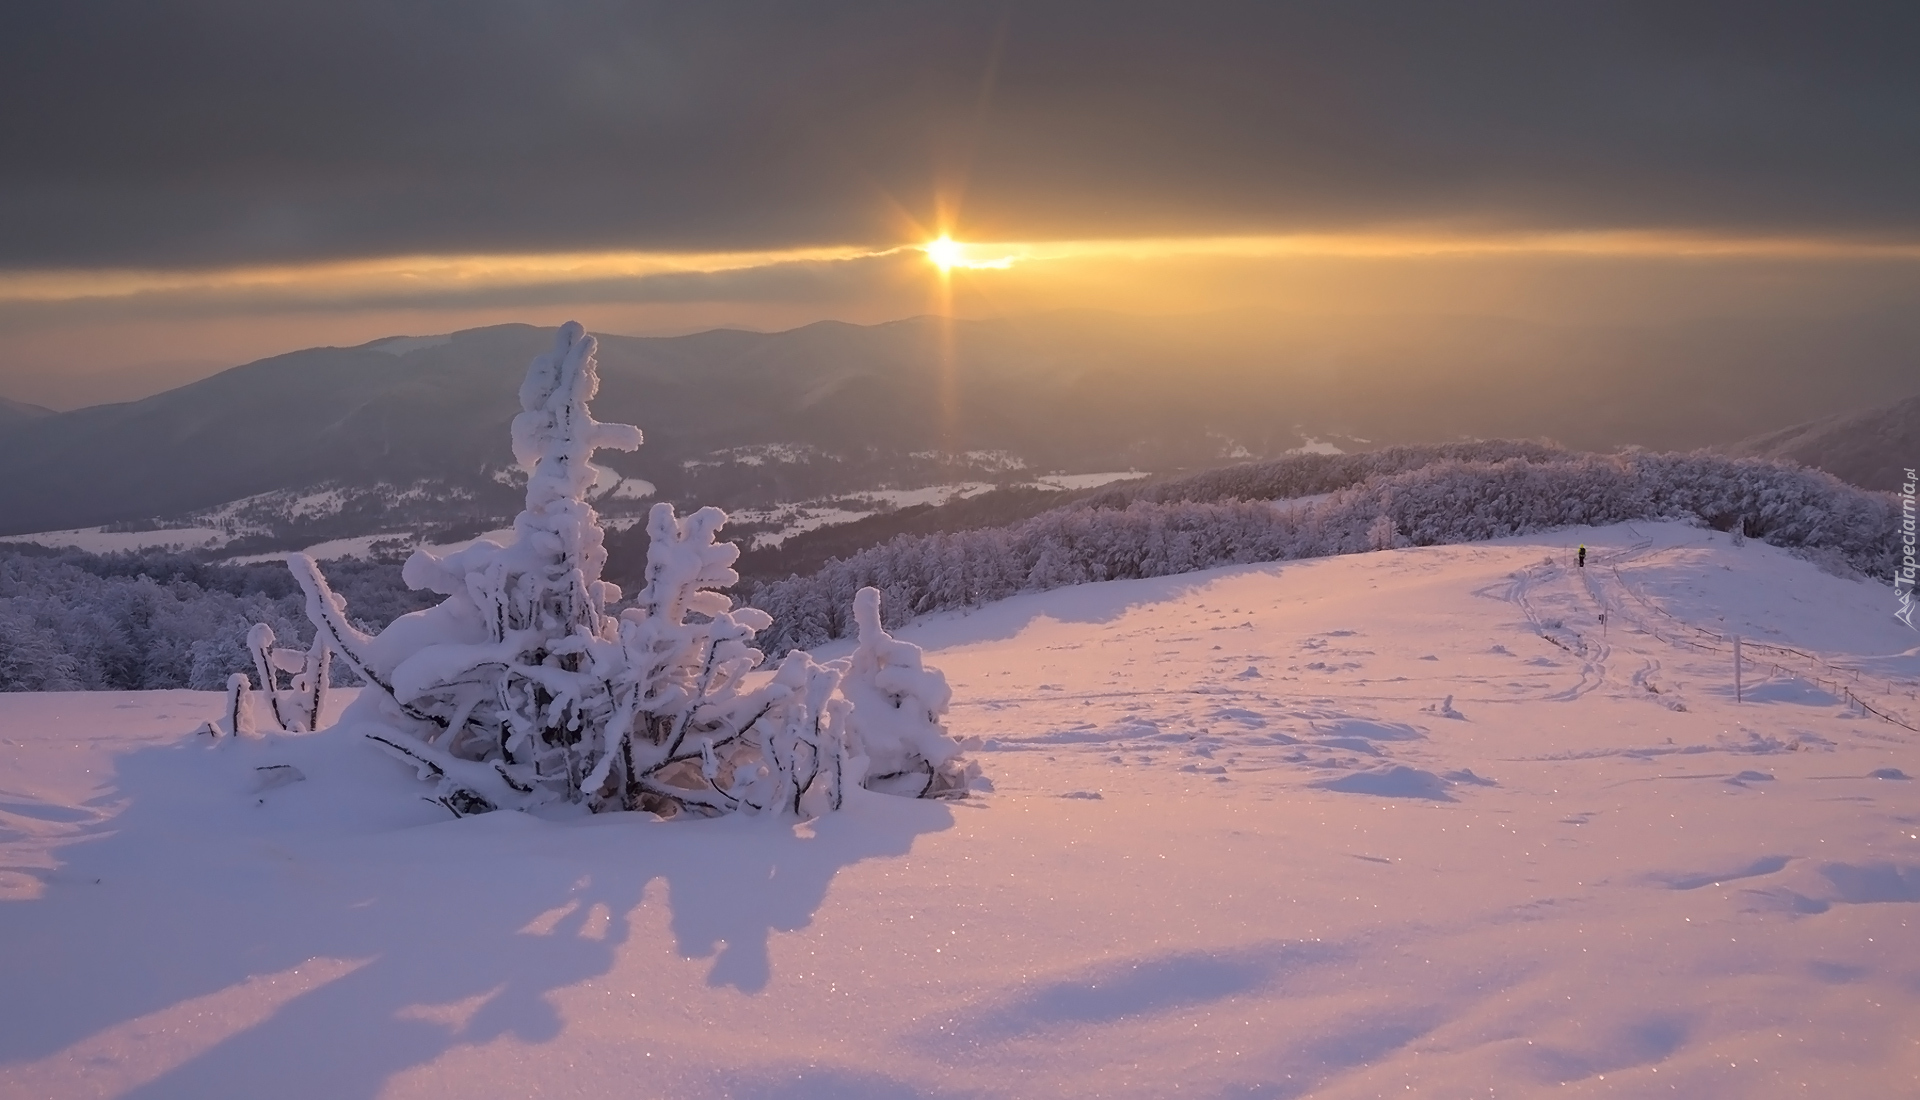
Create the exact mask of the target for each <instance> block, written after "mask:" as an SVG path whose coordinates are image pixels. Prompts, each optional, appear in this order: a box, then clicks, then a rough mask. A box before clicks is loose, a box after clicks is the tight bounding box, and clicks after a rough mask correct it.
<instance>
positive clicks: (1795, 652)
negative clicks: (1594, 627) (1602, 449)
mask: <svg viewBox="0 0 1920 1100" xmlns="http://www.w3.org/2000/svg"><path fill="white" fill-rule="evenodd" d="M1635 549H1638V548H1637V547H1636V548H1635ZM1608 569H1609V571H1611V572H1612V573H1613V579H1614V580H1615V581H1617V582H1619V585H1620V588H1621V590H1622V591H1624V592H1626V594H1627V595H1629V596H1631V597H1633V599H1634V602H1636V603H1638V604H1639V605H1640V606H1641V607H1644V608H1646V609H1647V610H1648V611H1651V612H1653V613H1654V614H1656V615H1660V616H1662V617H1663V618H1665V619H1666V620H1668V621H1669V622H1670V623H1672V624H1673V626H1675V627H1678V628H1679V629H1680V631H1690V632H1692V633H1694V634H1697V635H1703V636H1705V637H1706V638H1708V639H1711V640H1712V641H1713V642H1718V643H1721V644H1720V645H1711V644H1707V643H1705V642H1702V641H1699V640H1698V639H1696V638H1689V637H1685V636H1683V635H1679V634H1678V632H1673V633H1662V632H1661V631H1660V630H1659V629H1658V628H1657V627H1655V626H1654V625H1653V624H1651V623H1649V622H1646V621H1645V620H1643V619H1640V618H1638V617H1637V616H1634V615H1633V613H1632V612H1627V617H1628V620H1629V621H1630V622H1632V623H1633V624H1634V625H1635V626H1638V627H1639V628H1640V629H1641V630H1644V631H1646V632H1647V633H1648V634H1651V635H1653V636H1654V637H1655V638H1658V639H1660V640H1661V641H1663V642H1666V643H1667V644H1668V645H1674V646H1681V645H1684V646H1687V647H1689V648H1691V649H1693V650H1694V651H1696V652H1703V653H1725V654H1728V655H1729V656H1731V655H1732V652H1733V647H1732V644H1731V639H1730V638H1729V637H1728V636H1727V635H1724V634H1721V633H1718V632H1717V631H1713V630H1708V629H1707V628H1706V627H1702V626H1695V625H1694V624H1692V623H1689V622H1686V621H1685V620H1682V619H1680V618H1679V617H1677V616H1675V615H1674V614H1673V613H1672V612H1670V611H1668V610H1667V609H1666V608H1664V607H1660V606H1658V605H1656V604H1653V603H1650V602H1649V601H1648V600H1647V598H1646V597H1644V596H1642V595H1641V594H1640V593H1639V592H1638V591H1636V590H1635V589H1634V587H1633V585H1631V584H1629V583H1628V582H1627V579H1626V578H1625V577H1623V576H1621V575H1620V567H1619V566H1618V565H1609V566H1608ZM1581 580H1582V582H1583V583H1585V585H1586V587H1587V594H1588V595H1590V596H1592V597H1593V599H1594V602H1596V603H1598V604H1599V605H1600V607H1601V609H1602V610H1603V611H1609V612H1610V611H1612V610H1614V608H1610V607H1609V606H1608V604H1607V600H1606V597H1605V596H1603V595H1602V594H1601V593H1600V591H1599V590H1598V589H1596V588H1595V586H1594V582H1593V577H1592V576H1591V575H1590V574H1588V573H1586V572H1585V571H1584V570H1583V571H1582V572H1581ZM1619 610H1622V611H1625V610H1626V609H1625V607H1624V606H1621V607H1619ZM1740 645H1741V648H1742V649H1743V650H1746V651H1749V652H1751V651H1752V650H1756V649H1757V650H1761V651H1763V652H1770V653H1774V654H1779V655H1780V656H1779V658H1777V659H1770V660H1766V661H1765V662H1764V663H1765V664H1766V665H1767V666H1769V667H1770V668H1772V669H1773V671H1774V672H1776V673H1785V674H1786V675H1789V676H1794V677H1797V678H1800V679H1803V680H1812V681H1813V682H1814V683H1816V684H1820V685H1821V686H1822V687H1825V688H1827V689H1828V690H1830V691H1831V692H1832V693H1833V694H1834V695H1839V696H1844V697H1845V699H1846V701H1847V704H1848V705H1849V706H1853V707H1858V708H1860V710H1862V711H1863V712H1865V713H1867V714H1871V715H1873V716H1874V717H1876V718H1879V719H1881V720H1883V721H1886V722H1890V723H1892V724H1893V725H1896V726H1899V727H1901V728H1902V729H1908V730H1912V731H1913V732H1915V733H1920V727H1916V726H1914V725H1913V724H1912V723H1910V722H1908V721H1907V720H1906V719H1905V718H1904V717H1896V716H1895V715H1893V714H1890V713H1888V712H1887V711H1885V710H1881V709H1880V708H1879V707H1875V706H1873V705H1872V704H1870V703H1868V702H1867V700H1866V699H1865V698H1863V697H1862V696H1861V695H1860V693H1859V692H1858V691H1856V690H1855V687H1856V686H1857V685H1860V684H1861V683H1862V677H1861V672H1860V670H1859V669H1858V668H1852V667H1849V666H1846V665H1836V664H1834V663H1833V662H1831V661H1829V660H1827V659H1826V658H1825V657H1822V656H1820V655H1819V654H1815V653H1808V652H1806V651H1804V650H1799V649H1795V648H1793V647H1792V646H1783V645H1774V644H1772V643H1770V642H1756V641H1752V640H1750V639H1746V638H1742V639H1741V641H1740ZM1743 656H1745V654H1743ZM1795 657H1798V658H1800V659H1801V660H1802V661H1805V662H1807V663H1808V664H1810V665H1812V666H1814V667H1815V668H1817V669H1819V670H1820V671H1819V672H1811V673H1810V672H1809V671H1808V670H1807V669H1805V668H1793V667H1783V665H1782V664H1781V661H1786V662H1787V664H1788V665H1789V666H1790V665H1791V664H1792V660H1793V658H1795ZM1753 663H1754V664H1755V665H1759V664H1762V663H1763V662H1762V661H1759V660H1755V661H1753ZM1821 672H1824V673H1826V675H1825V676H1823V675H1821V674H1820V673H1821ZM1849 673H1850V674H1851V675H1850V676H1849V675H1847V674H1849ZM1828 677H1831V679H1829V678H1828ZM1865 682H1866V684H1867V685H1868V686H1871V685H1872V680H1871V679H1868V680H1866V681H1865ZM1882 682H1883V683H1884V684H1885V685H1886V690H1885V692H1884V694H1887V695H1893V696H1898V695H1900V694H1902V693H1903V687H1902V686H1901V685H1897V684H1895V683H1894V682H1893V681H1891V680H1885V679H1883V680H1882ZM1904 694H1905V695H1906V696H1907V698H1909V699H1912V698H1915V697H1916V696H1915V693H1914V691H1913V690H1912V689H1911V686H1907V687H1906V688H1904ZM1882 706H1889V709H1891V708H1890V705H1889V704H1886V703H1882Z"/></svg>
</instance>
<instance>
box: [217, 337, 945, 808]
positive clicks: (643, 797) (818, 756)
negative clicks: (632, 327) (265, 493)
mask: <svg viewBox="0 0 1920 1100" xmlns="http://www.w3.org/2000/svg"><path fill="white" fill-rule="evenodd" d="M594 351H595V342H594V340H593V338H592V337H590V336H588V335H586V334H585V332H583V331H582V329H581V327H580V326H579V325H578V324H571V323H570V324H568V325H566V326H563V327H562V328H561V330H560V332H559V334H558V336H557V337H556V340H555V343H554V347H553V350H552V351H550V352H549V353H547V354H546V355H543V356H541V357H539V358H538V359H535V360H534V362H533V364H532V366H531V367H530V368H529V369H528V372H527V380H526V383H525V385H523V386H522V387H521V390H520V405H521V410H522V411H521V412H520V414H519V415H518V416H516V417H515V418H514V421H513V448H514V455H515V458H516V459H517V461H518V462H519V463H520V464H521V466H522V467H523V468H525V469H526V470H527V472H528V480H527V497H526V508H525V510H524V511H522V512H521V513H520V515H519V517H518V518H517V519H516V520H515V522H514V530H513V535H512V538H511V539H510V540H509V541H508V542H506V543H504V544H502V543H497V542H491V541H486V540H482V541H479V542H475V543H473V544H471V545H470V546H468V547H466V548H465V549H462V550H458V551H453V552H450V553H447V554H444V555H442V554H435V553H432V552H429V551H425V550H421V551H417V552H416V553H415V554H414V555H413V556H412V557H411V558H410V559H408V561H407V563H406V566H405V568H404V570H403V573H402V575H403V577H404V579H405V581H406V583H407V584H408V586H409V587H411V588H414V589H424V590H430V591H433V592H436V593H439V594H441V595H443V596H444V597H446V598H445V599H444V600H442V601H441V602H440V603H439V604H438V605H436V606H434V607H431V608H428V609H426V610H423V611H418V612H414V613H412V614H409V615H405V616H402V617H401V618H399V619H396V620H394V622H393V623H392V624H391V625H390V626H388V627H387V628H386V629H385V630H383V631H381V632H380V633H379V634H378V635H369V634H367V633H365V632H364V631H362V630H360V629H358V628H357V627H356V626H355V625H354V624H353V622H352V621H351V620H350V619H349V618H348V615H347V607H346V601H345V600H344V599H342V598H341V597H340V596H339V595H338V594H337V593H335V592H334V591H333V590H332V589H331V588H330V587H329V586H328V584H327V581H326V578H325V577H324V576H322V574H321V572H320V570H319V568H318V566H316V565H315V564H314V562H313V561H312V560H311V559H309V558H307V557H306V556H305V555H299V554H296V555H293V556H292V557H291V558H290V559H289V565H290V566H291V568H292V570H293V572H294V575H295V577H296V578H297V579H298V581H299V583H300V586H301V588H302V590H303V591H304V592H305V595H306V610H307V615H308V617H309V618H310V619H311V621H312V623H313V625H314V629H315V633H316V638H315V642H314V646H313V649H312V650H310V651H309V652H307V653H304V654H302V653H296V652H294V651H288V650H276V649H274V648H273V637H272V634H271V632H270V631H267V630H264V629H263V630H261V631H258V632H256V634H255V636H254V638H253V639H252V641H253V642H254V646H253V648H254V651H255V654H256V670H257V672H258V674H259V675H260V677H261V679H262V681H263V684H262V687H263V691H264V693H265V695H266V698H267V700H268V701H269V702H270V704H271V709H272V711H273V713H274V715H275V716H276V719H277V720H279V721H280V722H281V723H282V725H283V727H284V728H289V729H291V728H295V727H296V726H299V725H301V724H302V723H304V724H306V725H308V726H310V725H312V724H313V722H314V718H315V716H316V715H317V713H318V707H319V699H318V697H317V696H314V695H312V694H311V693H312V692H313V691H315V690H316V688H315V685H321V684H324V682H325V679H326V676H325V665H326V660H327V656H326V655H327V654H328V653H331V654H335V655H337V656H338V657H339V659H340V660H341V661H342V662H343V663H344V664H346V665H348V666H350V667H351V668H352V670H353V671H354V672H355V673H356V674H357V675H358V676H359V677H360V678H361V679H362V680H363V681H365V683H366V684H367V685H368V686H367V688H366V689H365V690H364V691H362V693H361V695H360V697H359V698H358V699H357V700H356V701H355V702H354V703H353V704H352V705H350V706H349V708H348V709H347V711H346V713H345V714H343V715H342V716H341V719H340V721H339V723H338V724H337V726H336V728H337V729H342V730H345V731H349V732H353V733H358V734H361V735H364V736H366V737H368V738H369V739H371V740H372V741H374V742H376V743H378V744H379V745H381V746H383V747H384V748H385V749H386V750H387V751H389V752H391V753H393V754H394V755H396V756H398V757H401V758H402V759H404V760H406V761H407V762H409V763H411V764H412V765H414V766H415V767H416V768H417V769H418V770H419V772H420V775H421V777H422V778H423V779H427V780H431V781H432V782H433V783H434V785H435V794H434V797H435V798H436V799H437V800H438V801H439V802H440V803H441V804H443V805H445V806H446V807H447V808H448V809H449V810H451V811H453V812H454V813H455V814H470V813H481V812H485V811H488V810H492V809H498V808H516V809H527V808H532V807H535V806H541V805H566V804H572V805H576V806H579V807H582V808H584V809H586V810H592V811H599V810H620V809H629V810H631V809H648V810H653V811H656V812H659V813H662V814H674V813H681V812H692V813H697V814H721V813H728V812H732V811H736V810H753V811H769V812H777V813H786V814H802V815H811V814H818V813H822V812H825V811H828V810H832V809H837V808H838V807H839V806H840V804H841V801H842V799H843V797H844V794H845V792H846V791H847V790H848V789H850V788H852V787H854V786H859V785H863V784H865V785H870V786H873V787H874V788H876V789H880V790H884V791H888V792H893V793H902V794H915V795H938V794H944V793H948V792H953V791H958V790H963V789H964V787H965V782H966V779H967V775H968V773H967V770H966V767H965V765H963V764H962V763H961V761H960V760H959V759H958V755H957V752H958V746H957V745H956V744H955V743H954V742H953V741H952V739H950V738H949V737H947V736H946V732H945V730H944V729H942V728H941V726H940V716H941V714H942V713H943V712H944V711H945V709H946V706H947V701H948V690H947V685H946V680H945V678H944V677H943V676H941V674H940V673H939V672H937V671H935V670H933V669H928V668H925V667H924V666H923V665H922V663H921V660H920V651H919V649H918V647H915V646H912V645H910V644H907V643H904V642H900V641H898V640H896V639H893V638H891V637H889V636H888V635H887V634H886V632H885V631H884V630H882V629H881V627H880V616H879V599H880V595H879V593H877V592H872V591H867V592H861V593H859V594H858V595H857V597H856V598H857V601H858V603H859V607H860V611H859V612H858V614H859V615H860V616H861V624H862V628H863V629H862V633H861V639H860V644H859V648H858V650H857V651H856V652H855V654H854V655H853V656H852V657H851V658H847V659H844V660H840V661H833V662H828V663H826V664H821V663H818V662H816V661H814V659H813V658H812V657H811V656H810V655H808V654H807V653H805V652H801V651H795V652H791V653H788V654H787V655H786V656H785V658H784V659H783V660H782V661H781V662H780V664H779V666H778V667H777V668H776V669H774V670H772V672H771V674H770V675H769V674H767V673H765V672H760V673H756V672H755V669H756V668H757V666H759V665H760V664H761V661H762V654H761V651H760V650H758V649H756V648H754V647H753V644H752V642H753V639H754V635H755V634H757V633H758V632H759V631H761V630H763V629H764V628H765V627H766V626H767V625H768V624H769V622H770V621H771V620H770V619H769V617H768V616H767V614H766V613H765V612H763V611H760V610H758V609H756V608H751V607H739V608H736V607H734V606H733V604H732V601H731V600H730V599H729V598H728V597H727V596H726V595H725V593H724V592H722V591H721V589H724V588H726V587H728V586H730V585H732V584H734V583H735V582H736V581H738V579H739V578H738V576H737V575H736V574H735V572H734V570H733V568H732V566H733V562H734V560H735V559H736V558H737V557H738V555H739V550H738V548H737V547H735V546H734V545H732V544H730V543H722V542H716V541H715V539H714V535H715V533H716V532H717V531H718V530H719V528H720V526H721V524H723V523H725V522H726V515H725V514H724V513H722V512H721V511H719V510H718V509H715V508H703V509H700V510H699V511H697V512H695V513H693V514H692V515H689V516H679V515H676V514H675V512H674V510H673V508H672V506H670V505H667V504H659V505H656V506H655V507H654V509H653V511H652V514H651V515H650V516H649V517H648V533H649V535H650V536H651V538H652V542H651V545H650V548H649V550H648V554H647V572H646V584H645V587H644V588H643V589H642V591H641V592H640V593H639V594H638V596H637V598H636V599H635V600H634V601H633V605H632V606H629V607H626V608H624V609H621V610H618V611H616V610H615V606H616V605H617V604H618V603H619V602H620V599H621V592H620V589H619V587H618V586H616V585H614V584H612V583H610V582H608V581H605V580H602V579H601V575H600V574H601V569H602V567H603V566H604V565H605V563H606V552H605V550H604V548H603V546H602V533H601V528H600V524H599V519H598V516H597V515H596V514H595V513H594V510H593V508H592V507H590V506H589V505H588V503H587V499H586V498H587V492H588V490H589V489H591V487H592V486H593V484H594V481H595V477H596V475H597V474H598V472H599V471H597V470H596V469H595V467H594V466H593V464H592V461H591V459H592V456H593V453H594V451H595V450H597V449H599V448H602V447H612V448H618V449H622V450H631V449H633V448H635V447H637V446H639V445H640V441H641V439H640V432H639V429H637V428H634V427H631V426H629V425H624V424H601V423H598V422H597V421H595V420H594V419H593V417H592V416H591V415H590V414H589V412H588V408H587V403H588V401H589V400H590V399H591V398H592V397H593V395H594V392H595V390H596V389H597V388H598V386H599V377H598V373H597V365H596V363H595V360H594ZM296 670H297V671H296ZM281 671H286V672H296V682H295V683H294V684H293V685H292V686H291V688H290V689H288V690H286V691H281V690H279V686H278V680H277V674H278V672H281ZM236 709H237V707H236ZM230 728H235V729H237V728H238V723H237V722H236V723H234V724H233V726H232V727H230Z"/></svg>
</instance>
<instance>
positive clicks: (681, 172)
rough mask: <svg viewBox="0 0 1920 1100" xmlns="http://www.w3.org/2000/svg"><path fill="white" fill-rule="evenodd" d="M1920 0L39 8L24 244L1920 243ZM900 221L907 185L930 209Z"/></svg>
mask: <svg viewBox="0 0 1920 1100" xmlns="http://www.w3.org/2000/svg"><path fill="white" fill-rule="evenodd" d="M1916 42H1920V5H1915V4H1912V3H1910V2H1900V3H1837V4H1815V3H1806V2H1796V3H1767V2H1750V0H1749V2H1737V3H1735V2H1727V3H1719V4H1703V3H1685V2H1677V0H1655V2H1644V3H1571V2H1553V0H1514V2H1511V3H1462V4H1435V3H1427V2H1422V0H1408V2H1405V3H1397V4H1384V3H1361V2H1351V0H1327V2H1323V3H1246V4H1205V3H1183V4H1176V3H1164V2H1163V3H1153V4H1134V3H1123V2H1116V0H1086V2H1032V3H1005V2H1002V3H942V2H938V0H888V2H878V0H876V2H847V0H822V2H817V3H775V2H763V3H727V2H706V0H703V2H700V3H633V4H621V3H612V2H595V0H589V2H583V3H556V2H550V0H461V2H445V3H406V2H398V0H328V2H327V3H311V4H272V3H259V2H257V0H230V2H202V3H190V2H166V0H121V2H112V0H9V2H8V3H7V4H5V5H0V266H14V267H34V266H73V265H95V264H102V265H119V264H140V265H150V264H152V265H168V266H171V265H186V264H218V263H231V262H256V261H280V260H302V259H310V258H319V257H343V256H369V255H390V254H397V253H410V252H487V251H545V250H575V249H589V248H654V249H693V250H709V249H733V248H750V249H765V248H777V247H785V246H792V245H806V244H828V243H832V244H839V243H869V244H885V243H891V242H894V241H898V240H900V239H903V237H904V236H905V235H906V234H907V233H909V232H911V228H912V227H911V225H910V223H909V222H908V220H907V217H911V218H912V219H916V220H918V221H919V222H920V224H922V225H926V224H928V223H929V222H930V221H931V219H932V217H933V213H934V206H935V200H934V196H935V195H936V193H939V192H945V193H947V194H948V195H950V196H952V195H956V194H958V192H959V190H960V188H961V186H962V184H964V206H963V217H964V228H965V229H966V231H968V232H970V233H971V234H973V235H975V236H978V237H982V238H998V239H1029V238H1059V237H1081V236H1136V235H1152V234H1187V233H1240V232H1273V231H1290V230H1302V229H1338V228H1345V227H1354V226H1361V225H1367V224H1377V223H1381V222H1391V221H1405V220H1429V219H1431V220H1446V221H1451V222H1454V223H1456V224H1459V225H1465V226H1483V227H1529V228H1580V229H1592V228H1623V227H1625V228H1652V229H1660V228H1675V229H1685V230H1690V231H1709V232H1734V233H1754V232H1760V233H1770V234H1771V233H1789V234H1823V235H1861V236H1883V237H1884V236H1888V235H1894V236H1899V237H1902V238H1913V237H1915V236H1920V64H1916V63H1915V62H1914V44H1915V43H1916ZM903 215H904V216H903Z"/></svg>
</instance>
